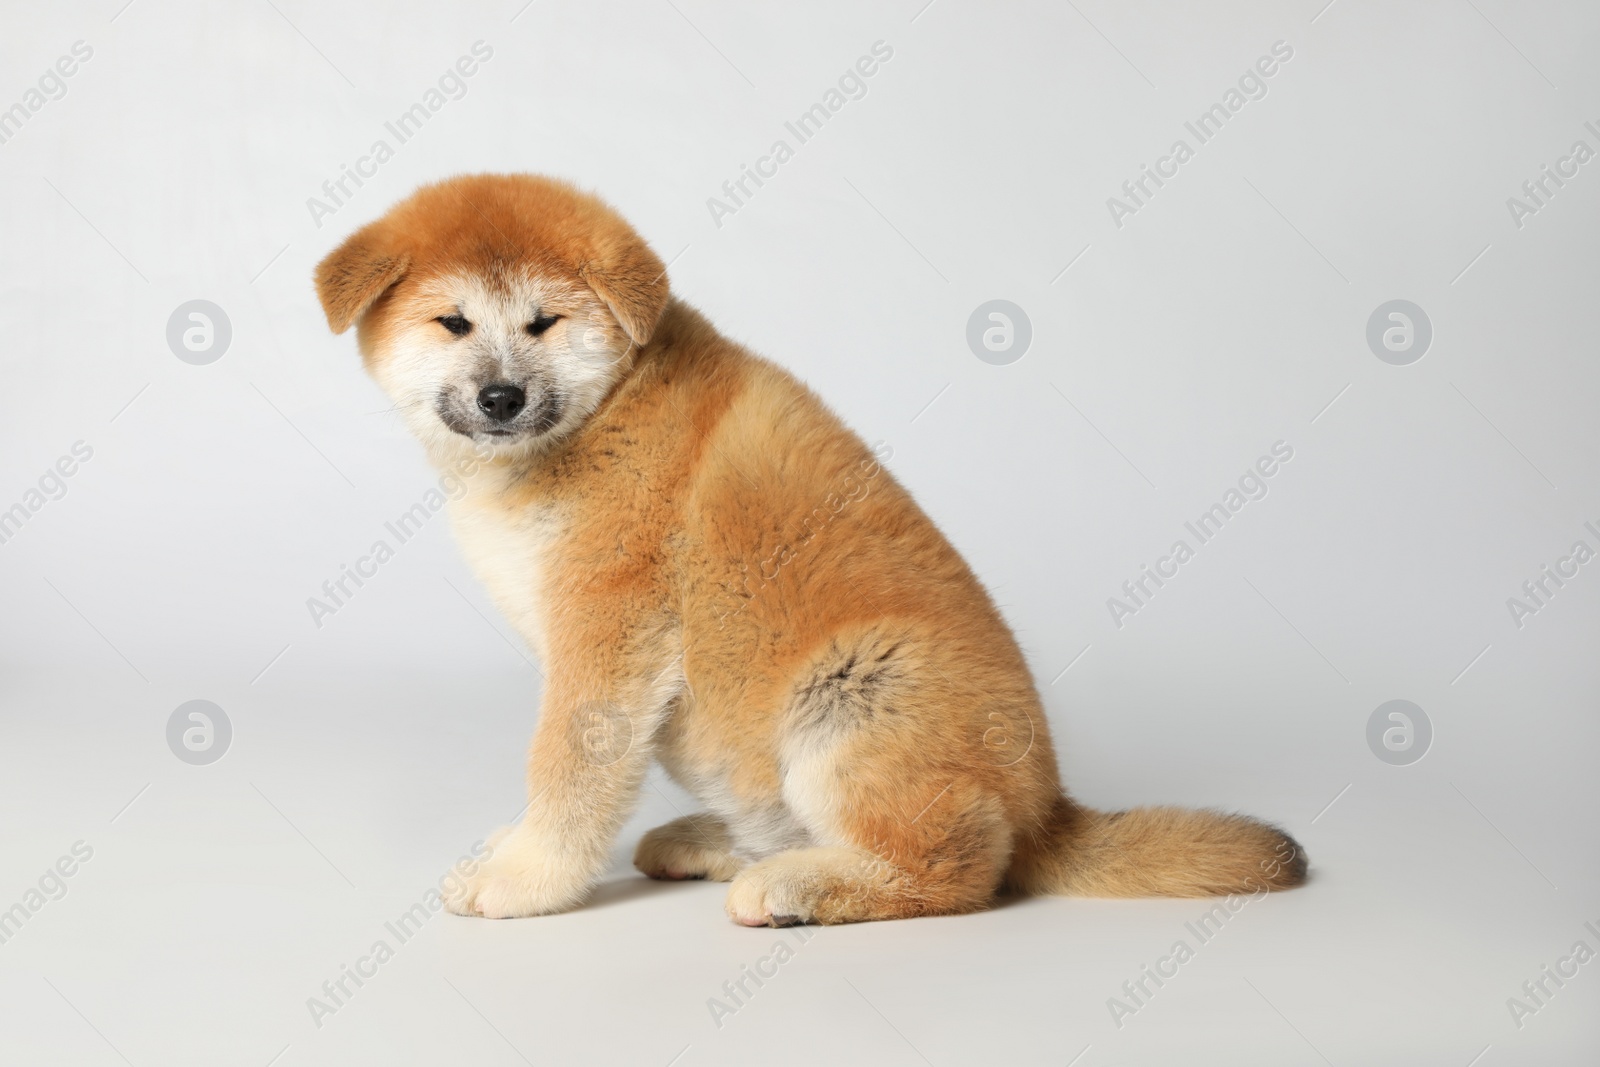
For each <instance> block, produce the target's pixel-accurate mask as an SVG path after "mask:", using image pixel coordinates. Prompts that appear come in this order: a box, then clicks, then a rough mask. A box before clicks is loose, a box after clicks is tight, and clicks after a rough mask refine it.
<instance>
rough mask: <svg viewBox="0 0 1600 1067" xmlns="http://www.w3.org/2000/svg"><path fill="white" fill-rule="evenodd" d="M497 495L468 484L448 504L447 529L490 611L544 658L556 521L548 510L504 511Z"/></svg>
mask: <svg viewBox="0 0 1600 1067" xmlns="http://www.w3.org/2000/svg"><path fill="white" fill-rule="evenodd" d="M497 497H498V494H497V493H496V492H495V491H494V487H492V486H485V485H477V484H473V485H471V486H470V487H469V489H468V492H467V494H466V496H465V497H463V498H462V499H461V500H459V501H456V502H454V503H452V504H451V506H450V520H451V526H452V528H453V529H454V531H455V536H456V541H457V543H458V544H459V545H460V546H461V552H462V555H464V556H466V559H467V563H468V564H469V565H470V566H471V567H472V570H473V572H474V573H475V574H477V576H478V580H479V581H480V582H482V583H483V586H484V588H485V589H487V590H488V591H489V596H490V598H491V599H493V600H494V603H495V607H497V608H499V609H500V614H502V615H504V616H505V618H506V621H507V622H509V623H511V626H512V628H513V629H515V630H516V631H517V633H519V634H520V635H522V639H523V640H524V641H526V642H527V643H528V646H529V647H530V648H532V649H533V651H534V654H535V655H537V656H538V657H539V658H540V659H541V660H543V659H544V658H545V628H546V616H547V613H548V612H547V609H548V601H549V597H548V593H547V589H546V581H547V575H548V571H549V567H550V561H551V557H552V556H553V554H554V552H555V546H556V543H557V541H558V540H559V537H560V530H561V523H560V522H559V521H558V519H557V517H556V515H555V513H554V511H553V510H552V509H549V508H543V507H539V506H537V505H530V506H528V507H525V508H522V509H518V510H515V511H508V510H506V509H505V508H504V507H503V506H501V504H500V503H499V501H498V499H497Z"/></svg>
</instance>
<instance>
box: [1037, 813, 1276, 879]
mask: <svg viewBox="0 0 1600 1067" xmlns="http://www.w3.org/2000/svg"><path fill="white" fill-rule="evenodd" d="M1305 880H1306V853H1305V850H1304V849H1303V848H1301V847H1300V844H1299V842H1297V841H1296V840H1295V839H1294V838H1292V837H1290V836H1289V835H1288V834H1286V833H1284V832H1283V831H1282V830H1280V829H1278V828H1277V827H1276V826H1272V825H1269V824H1267V823H1264V822H1261V821H1259V820H1257V819H1252V818H1249V817H1247V816H1244V815H1228V814H1224V813H1222V812H1217V811H1198V810H1192V809H1188V808H1134V809H1132V810H1131V811H1118V812H1101V811H1091V810H1089V809H1088V808H1085V807H1082V806H1081V805H1079V804H1078V803H1077V802H1075V801H1073V800H1072V799H1071V798H1070V797H1066V796H1063V797H1062V798H1061V799H1060V800H1058V801H1056V804H1055V808H1054V809H1053V811H1052V812H1051V817H1050V821H1049V823H1048V825H1046V826H1044V827H1042V828H1041V829H1040V831H1039V832H1038V833H1037V834H1035V835H1034V836H1033V837H1032V838H1031V839H1029V840H1026V841H1023V842H1021V843H1020V847H1019V848H1018V850H1017V854H1016V858H1015V859H1014V860H1013V862H1012V867H1011V874H1010V878H1009V879H1008V881H1009V883H1010V884H1011V886H1012V887H1013V888H1015V889H1018V890H1021V891H1022V892H1025V893H1033V894H1057V895H1065V896H1075V897H1211V896H1226V895H1228V894H1230V893H1251V894H1254V893H1260V892H1263V891H1270V890H1275V889H1293V888H1294V887H1295V886H1297V885H1300V884H1301V883H1303V882H1304V881H1305Z"/></svg>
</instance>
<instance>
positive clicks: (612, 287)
mask: <svg viewBox="0 0 1600 1067" xmlns="http://www.w3.org/2000/svg"><path fill="white" fill-rule="evenodd" d="M578 276H579V277H581V278H582V279H583V280H584V282H585V283H586V284H587V285H588V286H589V288H590V289H593V290H594V294H595V295H596V296H598V297H599V298H600V299H601V300H603V301H604V302H605V305H606V307H608V308H610V309H611V314H612V316H613V317H614V318H615V319H616V320H617V322H618V323H620V324H621V326H622V328H623V329H624V330H625V331H627V334H628V337H629V338H630V339H631V340H632V341H633V343H634V344H636V345H639V346H641V347H642V346H643V345H644V344H645V343H646V342H648V341H649V340H650V335H651V334H653V333H655V331H656V324H657V323H658V322H660V321H661V313H662V312H663V311H665V310H666V309H667V266H666V264H665V263H662V262H661V257H660V256H657V255H656V254H655V253H654V252H653V251H651V250H650V246H649V245H647V244H645V243H644V242H643V241H642V240H640V239H639V236H638V235H637V234H634V233H632V232H629V233H628V234H626V235H625V236H618V237H615V238H613V239H612V240H610V241H607V242H605V243H604V244H603V245H602V246H601V247H600V248H599V249H597V250H596V255H595V256H594V258H593V259H591V260H590V261H589V262H588V263H585V264H584V265H583V266H582V267H580V268H578Z"/></svg>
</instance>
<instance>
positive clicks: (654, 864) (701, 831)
mask: <svg viewBox="0 0 1600 1067" xmlns="http://www.w3.org/2000/svg"><path fill="white" fill-rule="evenodd" d="M695 820H696V817H695V816H690V817H689V818H688V819H679V820H677V821H676V822H671V823H668V824H667V825H666V826H658V827H656V828H655V829H654V830H651V831H650V832H649V833H647V834H645V835H644V838H643V839H642V840H641V841H640V842H639V847H638V849H637V850H635V852H634V854H633V865H634V866H635V867H637V868H638V869H639V870H640V871H641V872H643V873H644V874H645V875H648V876H649V877H651V878H657V879H663V880H666V881H681V880H684V879H698V878H705V879H709V880H711V881H713V882H726V881H728V880H729V879H731V878H732V877H733V876H734V875H735V874H737V873H739V866H740V865H739V861H738V860H736V859H734V858H733V855H732V854H731V853H730V852H729V851H728V849H727V846H726V836H727V835H726V831H722V830H721V828H720V825H718V826H712V825H709V824H706V823H703V822H698V823H697V822H696V821H695Z"/></svg>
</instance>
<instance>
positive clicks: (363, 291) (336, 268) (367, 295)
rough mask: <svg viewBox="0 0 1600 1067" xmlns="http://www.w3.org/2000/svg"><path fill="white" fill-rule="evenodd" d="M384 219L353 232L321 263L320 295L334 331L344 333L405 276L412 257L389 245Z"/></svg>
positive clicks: (317, 278) (318, 295)
mask: <svg viewBox="0 0 1600 1067" xmlns="http://www.w3.org/2000/svg"><path fill="white" fill-rule="evenodd" d="M382 227H383V223H382V220H379V221H378V222H374V223H370V224H368V225H366V226H363V227H362V228H361V229H359V230H357V231H356V232H355V233H353V234H351V235H350V236H349V237H348V238H347V239H346V240H345V242H344V244H342V245H340V246H339V247H338V248H336V249H334V250H333V251H332V252H330V253H329V254H328V256H327V258H326V259H324V260H323V261H322V262H321V263H318V264H317V275H316V281H317V299H319V300H321V301H322V313H323V314H324V315H326V316H327V317H328V326H329V327H330V328H331V329H332V330H333V332H334V333H344V332H345V331H346V330H348V329H349V328H350V324H351V323H353V322H355V321H356V320H357V319H359V318H360V317H361V316H362V313H364V312H365V311H366V310H367V309H368V308H369V307H371V306H372V305H373V304H374V303H375V302H376V301H377V299H378V298H379V297H380V296H382V295H383V294H384V293H386V292H388V291H389V288H390V287H391V286H393V285H394V284H395V283H396V282H398V281H399V280H400V279H401V278H402V277H404V276H405V273H406V269H407V268H408V267H410V265H411V257H410V256H408V255H406V254H405V253H403V252H397V251H394V250H391V249H389V248H387V244H388V242H387V241H385V240H384V230H383V228H382Z"/></svg>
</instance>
